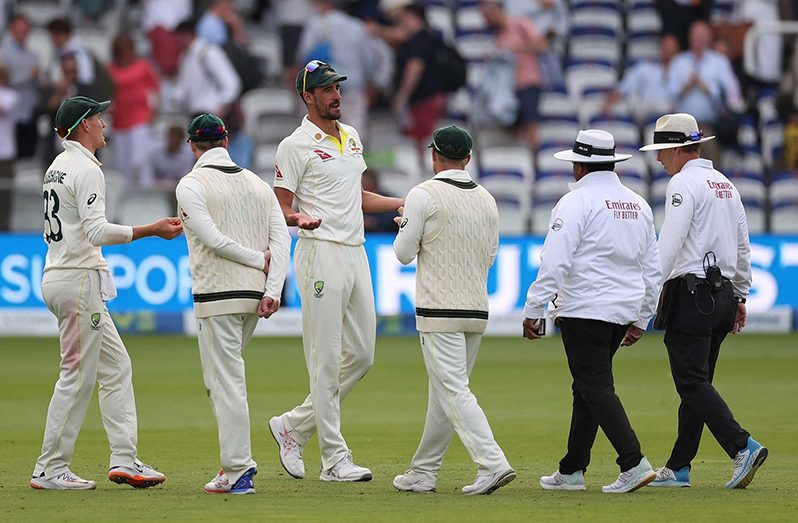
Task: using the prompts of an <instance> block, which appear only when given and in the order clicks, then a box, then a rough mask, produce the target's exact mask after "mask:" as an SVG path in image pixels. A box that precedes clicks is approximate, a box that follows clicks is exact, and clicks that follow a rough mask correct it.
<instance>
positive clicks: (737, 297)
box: [734, 296, 746, 304]
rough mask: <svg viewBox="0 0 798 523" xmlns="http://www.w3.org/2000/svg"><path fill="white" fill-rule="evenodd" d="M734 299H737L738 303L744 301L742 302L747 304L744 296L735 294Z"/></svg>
mask: <svg viewBox="0 0 798 523" xmlns="http://www.w3.org/2000/svg"><path fill="white" fill-rule="evenodd" d="M734 300H735V301H736V302H737V303H742V304H745V302H746V299H745V298H743V297H742V296H735V297H734Z"/></svg>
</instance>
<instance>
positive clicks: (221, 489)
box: [202, 467, 258, 494]
mask: <svg viewBox="0 0 798 523" xmlns="http://www.w3.org/2000/svg"><path fill="white" fill-rule="evenodd" d="M257 473H258V471H257V470H256V469H255V468H254V467H253V468H250V469H247V471H246V472H244V473H243V474H242V475H241V477H240V478H238V480H237V481H236V482H235V483H230V479H229V478H228V477H227V474H225V472H224V469H220V470H219V473H218V474H216V477H215V478H213V479H212V480H210V481H209V482H208V483H206V484H205V486H204V487H203V489H202V490H203V491H205V493H206V494H254V493H255V481H254V477H255V475H256V474H257Z"/></svg>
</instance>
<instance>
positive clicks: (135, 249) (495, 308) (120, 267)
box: [0, 234, 798, 322]
mask: <svg viewBox="0 0 798 523" xmlns="http://www.w3.org/2000/svg"><path fill="white" fill-rule="evenodd" d="M392 241H393V236H392V235H371V236H369V237H368V239H367V241H366V252H367V253H368V257H369V262H370V264H371V273H372V281H373V284H374V293H375V303H376V308H377V313H378V314H380V315H396V314H412V312H413V307H412V303H413V296H414V291H415V267H414V266H413V265H410V266H407V267H405V266H402V265H401V264H400V263H399V262H398V261H397V260H396V257H395V256H394V253H393V245H392ZM542 246H543V239H542V238H537V237H506V238H502V239H501V242H500V246H499V252H498V255H497V257H496V263H495V264H494V266H493V268H492V269H491V272H490V276H489V281H488V292H489V295H490V300H491V313H492V314H497V315H502V314H508V313H511V312H513V311H517V310H518V309H520V308H522V307H523V303H524V299H525V295H526V289H527V287H528V285H529V283H530V282H531V281H533V280H534V278H535V276H536V275H537V271H538V267H539V265H540V250H541V248H542ZM103 250H104V253H105V257H106V258H107V259H108V262H109V264H110V265H111V268H112V270H113V274H114V278H115V281H116V284H117V287H118V290H119V297H118V298H117V299H115V300H113V301H112V302H110V303H109V304H108V308H109V309H110V310H111V311H114V312H128V313H140V314H144V315H145V316H142V317H145V318H150V316H146V315H147V314H153V313H157V314H156V315H163V314H182V313H183V312H185V311H186V310H189V309H191V307H192V300H191V275H190V272H189V264H188V252H187V248H186V242H185V239H184V238H182V237H180V238H177V239H175V240H173V241H171V242H167V241H164V240H160V239H154V238H147V239H144V240H139V241H136V242H134V243H132V244H127V245H116V246H111V247H106V248H104V249H103ZM45 255H46V244H45V243H44V241H43V240H42V237H41V235H33V234H30V235H27V234H0V311H2V310H13V309H19V310H22V309H43V308H44V303H43V302H42V296H41V275H42V268H43V267H44V261H45ZM751 260H752V264H753V266H754V271H753V280H754V285H753V289H752V292H751V296H750V298H749V301H748V303H749V310H750V311H751V312H763V311H768V310H770V309H771V308H773V307H777V306H787V307H789V308H791V309H796V308H798V237H796V236H791V237H781V236H755V237H753V238H752V239H751ZM285 298H286V299H285V304H284V305H285V306H287V307H298V306H299V296H298V293H297V291H296V285H295V283H294V279H293V272H292V273H290V274H289V280H288V283H287V286H286V297H285ZM151 318H152V319H151V320H147V321H152V322H156V321H157V320H156V319H154V318H155V316H152V317H151Z"/></svg>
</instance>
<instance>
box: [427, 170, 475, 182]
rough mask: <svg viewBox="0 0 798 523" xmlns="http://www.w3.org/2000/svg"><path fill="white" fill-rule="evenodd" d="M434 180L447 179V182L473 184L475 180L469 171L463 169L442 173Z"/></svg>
mask: <svg viewBox="0 0 798 523" xmlns="http://www.w3.org/2000/svg"><path fill="white" fill-rule="evenodd" d="M434 178H446V179H447V180H456V181H458V182H471V181H473V179H472V178H471V175H470V174H468V171H465V170H463V169H447V170H446V171H441V172H439V173H438V174H436V175H435V176H434Z"/></svg>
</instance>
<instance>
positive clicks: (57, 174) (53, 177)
mask: <svg viewBox="0 0 798 523" xmlns="http://www.w3.org/2000/svg"><path fill="white" fill-rule="evenodd" d="M66 175H67V173H65V172H64V171H59V170H57V169H52V170H50V171H47V174H45V175H44V183H64V178H66Z"/></svg>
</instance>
